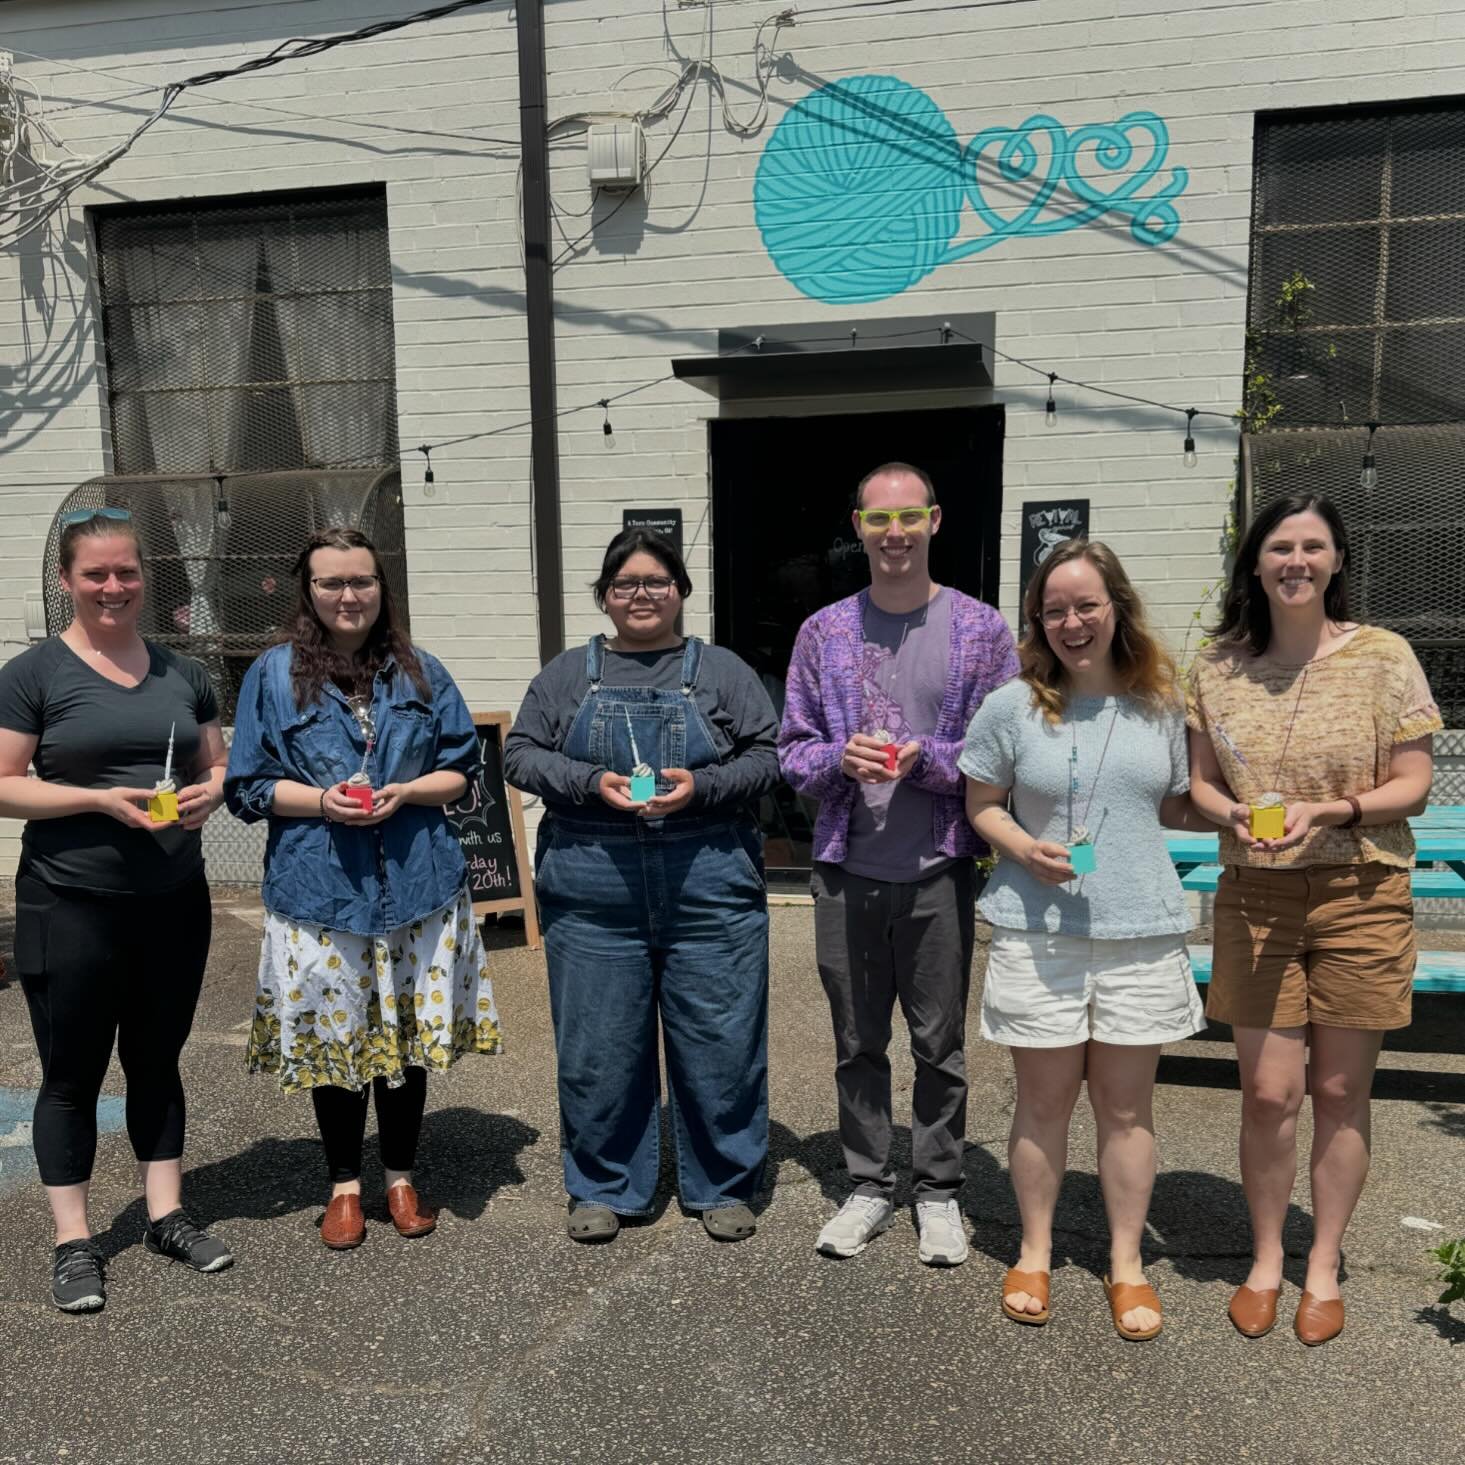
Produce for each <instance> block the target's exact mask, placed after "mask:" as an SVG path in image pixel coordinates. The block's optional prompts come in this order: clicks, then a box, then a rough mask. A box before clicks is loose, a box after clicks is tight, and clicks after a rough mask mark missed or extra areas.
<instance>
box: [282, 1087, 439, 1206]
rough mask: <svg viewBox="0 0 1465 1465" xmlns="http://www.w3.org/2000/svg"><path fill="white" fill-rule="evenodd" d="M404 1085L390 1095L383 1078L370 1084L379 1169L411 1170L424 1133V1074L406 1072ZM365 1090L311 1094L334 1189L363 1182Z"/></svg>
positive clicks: (316, 1090) (319, 1090)
mask: <svg viewBox="0 0 1465 1465" xmlns="http://www.w3.org/2000/svg"><path fill="white" fill-rule="evenodd" d="M402 1074H403V1077H404V1078H405V1079H406V1080H407V1082H406V1083H404V1084H403V1085H402V1086H401V1087H400V1088H396V1089H389V1088H388V1087H387V1081H386V1079H384V1078H376V1079H373V1080H372V1081H371V1090H370V1092H371V1093H372V1095H373V1096H374V1097H375V1099H376V1131H377V1139H378V1141H379V1142H380V1144H381V1153H382V1168H383V1169H386V1170H410V1169H411V1168H412V1167H413V1165H414V1164H415V1163H416V1161H417V1136H418V1135H419V1134H421V1133H422V1111H423V1108H424V1107H425V1106H426V1104H427V1070H426V1069H425V1068H404V1069H403V1070H402ZM366 1095H367V1090H366V1089H361V1090H359V1091H358V1090H357V1089H341V1088H335V1087H332V1086H329V1085H324V1084H323V1085H321V1086H320V1087H319V1088H314V1089H311V1091H310V1097H311V1100H312V1102H313V1103H314V1104H315V1122H316V1123H317V1124H318V1125H319V1126H320V1137H321V1140H322V1142H323V1143H324V1144H325V1147H326V1168H327V1169H328V1170H329V1171H330V1172H331V1182H332V1184H337V1185H338V1184H340V1182H341V1181H343V1180H359V1179H360V1178H361V1145H362V1141H363V1140H364V1139H365V1138H366Z"/></svg>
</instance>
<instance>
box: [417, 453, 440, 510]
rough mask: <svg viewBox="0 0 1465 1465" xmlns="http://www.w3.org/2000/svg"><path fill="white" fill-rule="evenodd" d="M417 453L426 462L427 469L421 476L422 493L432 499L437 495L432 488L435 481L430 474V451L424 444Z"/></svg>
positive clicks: (434, 488)
mask: <svg viewBox="0 0 1465 1465" xmlns="http://www.w3.org/2000/svg"><path fill="white" fill-rule="evenodd" d="M417 451H418V452H419V453H421V454H422V456H423V457H424V458H425V459H426V460H427V469H426V471H425V472H424V473H423V475H422V492H423V493H424V494H425V495H426V496H427V497H428V498H432V497H434V496H435V495H436V493H437V489H436V487H435V486H434V485H435V484H436V482H437V479H436V478H435V477H434V476H433V472H432V449H431V448H430V447H429V446H428V445H427V444H426V443H423V444H422V446H421V447H420V448H418V449H417Z"/></svg>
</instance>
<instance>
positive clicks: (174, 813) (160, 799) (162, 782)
mask: <svg viewBox="0 0 1465 1465" xmlns="http://www.w3.org/2000/svg"><path fill="white" fill-rule="evenodd" d="M177 731H178V724H177V723H176V722H175V723H174V724H173V725H172V727H170V728H169V729H168V755H167V757H166V758H165V759H164V760H163V776H162V778H160V779H159V780H158V782H157V784H156V785H155V786H154V788H153V791H152V793H151V794H150V795H149V796H148V818H149V819H151V820H152V821H153V823H154V824H176V823H177V822H178V786H177V784H175V783H174V782H173V734H174V733H176V732H177Z"/></svg>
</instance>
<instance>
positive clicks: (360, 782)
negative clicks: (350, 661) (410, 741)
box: [341, 697, 376, 814]
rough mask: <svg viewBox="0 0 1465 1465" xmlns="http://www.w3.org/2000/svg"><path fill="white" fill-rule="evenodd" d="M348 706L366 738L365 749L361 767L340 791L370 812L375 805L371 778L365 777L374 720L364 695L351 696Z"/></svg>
mask: <svg viewBox="0 0 1465 1465" xmlns="http://www.w3.org/2000/svg"><path fill="white" fill-rule="evenodd" d="M350 706H351V715H352V716H353V717H354V718H355V719H356V725H357V726H358V727H359V728H360V729H361V736H362V737H363V738H364V739H365V740H366V749H365V751H364V752H363V753H362V755H361V767H360V768H358V769H357V770H356V772H355V773H353V774H352V775H351V777H350V778H348V779H347V780H346V782H345V783H343V784H342V785H341V793H342V795H343V796H344V797H345V798H348V799H350V800H351V802H352V803H353V804H357V805H359V806H360V807H361V808H362V809H364V810H365V811H366V812H367V813H368V814H370V813H371V811H372V810H373V809H374V808H375V807H376V806H375V804H374V802H373V800H372V796H371V779H370V778H368V777H367V773H366V765H367V762H368V761H369V759H370V758H371V750H372V748H374V747H375V746H376V720H375V719H374V718H373V717H372V715H371V704H370V703H369V702H367V700H366V699H365V698H364V697H353V698H352V699H351V703H350Z"/></svg>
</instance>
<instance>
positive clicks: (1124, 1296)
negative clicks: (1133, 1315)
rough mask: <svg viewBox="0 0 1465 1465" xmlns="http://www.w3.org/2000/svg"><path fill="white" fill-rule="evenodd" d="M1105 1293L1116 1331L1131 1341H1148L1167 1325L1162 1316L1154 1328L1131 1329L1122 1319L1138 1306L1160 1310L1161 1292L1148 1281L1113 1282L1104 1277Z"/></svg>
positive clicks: (1155, 1310)
mask: <svg viewBox="0 0 1465 1465" xmlns="http://www.w3.org/2000/svg"><path fill="white" fill-rule="evenodd" d="M1104 1295H1105V1296H1106V1297H1108V1299H1109V1315H1110V1316H1111V1317H1112V1318H1113V1319H1114V1331H1115V1332H1116V1333H1118V1334H1119V1336H1120V1337H1121V1338H1124V1339H1126V1340H1127V1341H1128V1342H1130V1343H1147V1342H1149V1340H1150V1339H1151V1338H1155V1337H1158V1336H1159V1332H1160V1329H1161V1328H1163V1327H1164V1326H1165V1319H1164V1317H1163V1316H1162V1317H1161V1318H1160V1321H1159V1322H1157V1323H1156V1324H1155V1325H1154V1327H1152V1328H1135V1329H1132V1330H1131V1329H1129V1328H1126V1327H1125V1326H1124V1324H1123V1323H1122V1322H1121V1321H1120V1319H1121V1318H1123V1316H1124V1314H1125V1313H1127V1312H1133V1311H1134V1309H1135V1308H1137V1307H1147V1308H1149V1310H1150V1311H1151V1312H1155V1313H1158V1312H1160V1294H1159V1293H1158V1292H1156V1291H1155V1289H1154V1288H1153V1287H1151V1286H1150V1284H1149V1283H1148V1282H1111V1281H1110V1280H1109V1279H1108V1277H1105V1278H1104Z"/></svg>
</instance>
